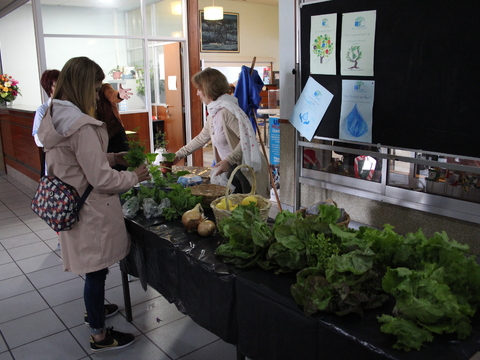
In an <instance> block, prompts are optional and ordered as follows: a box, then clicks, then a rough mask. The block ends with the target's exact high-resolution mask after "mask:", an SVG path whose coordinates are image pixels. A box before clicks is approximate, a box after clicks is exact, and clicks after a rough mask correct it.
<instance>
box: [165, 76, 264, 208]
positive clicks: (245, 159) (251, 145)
mask: <svg viewBox="0 0 480 360" xmlns="http://www.w3.org/2000/svg"><path fill="white" fill-rule="evenodd" d="M192 82H193V84H194V85H195V87H196V88H197V95H198V96H199V97H200V100H202V102H203V103H204V104H205V105H206V106H207V111H208V116H207V122H206V124H205V126H204V128H203V129H202V131H201V132H200V134H198V135H197V136H196V137H195V138H194V139H192V141H190V142H189V143H188V144H187V145H185V146H184V147H182V148H181V149H180V150H178V151H177V152H176V154H175V161H174V163H177V162H178V161H179V160H180V159H182V158H184V157H186V156H187V155H190V154H191V153H193V152H194V151H196V150H198V149H200V148H201V147H202V146H204V145H205V144H207V143H208V142H209V141H210V140H212V145H213V150H214V155H215V162H216V163H215V166H214V167H215V168H216V169H217V172H216V175H220V174H222V173H224V172H226V173H227V176H228V177H230V174H231V172H232V171H233V170H234V169H235V167H237V166H238V165H240V164H246V165H249V166H250V167H252V168H253V170H254V171H255V180H256V186H257V193H258V194H259V195H261V196H263V197H265V198H267V199H268V198H270V181H269V179H270V177H269V174H268V171H269V167H268V164H267V161H266V159H265V157H264V156H263V155H262V154H261V153H260V149H259V146H258V142H257V138H256V136H255V131H254V130H253V126H252V124H251V123H250V120H249V119H248V117H247V115H246V114H245V113H244V112H243V110H242V109H241V108H240V107H239V106H238V101H237V99H236V98H235V97H234V96H232V95H228V93H229V92H230V84H229V83H228V81H227V78H226V77H225V75H223V74H222V73H221V72H220V71H218V70H216V69H212V68H206V69H205V70H203V71H201V72H199V73H197V74H195V75H194V76H193V78H192ZM244 169H245V168H242V172H240V171H237V172H236V174H235V177H234V179H233V182H232V183H233V185H235V192H236V193H244V194H245V193H249V192H250V190H251V186H252V181H253V177H252V174H251V173H250V172H249V171H245V172H243V170H244Z"/></svg>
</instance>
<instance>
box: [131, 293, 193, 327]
mask: <svg viewBox="0 0 480 360" xmlns="http://www.w3.org/2000/svg"><path fill="white" fill-rule="evenodd" d="M122 310H123V311H122V314H125V310H124V309H122ZM185 316H186V315H184V314H182V313H181V312H180V311H178V309H177V307H176V306H175V305H174V304H170V303H169V302H168V301H167V300H166V299H165V298H164V297H158V298H156V299H153V300H150V301H148V302H146V303H142V304H139V305H135V306H133V307H132V317H133V320H132V324H133V325H135V326H136V327H137V328H138V329H140V331H142V332H143V333H146V332H148V331H151V330H153V329H156V328H158V327H160V326H164V325H166V324H168V323H171V322H172V321H176V320H179V319H181V318H183V317H185Z"/></svg>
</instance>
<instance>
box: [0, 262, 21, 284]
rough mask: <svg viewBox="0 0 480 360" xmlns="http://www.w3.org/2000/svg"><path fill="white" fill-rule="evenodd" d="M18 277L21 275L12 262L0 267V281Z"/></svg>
mask: <svg viewBox="0 0 480 360" xmlns="http://www.w3.org/2000/svg"><path fill="white" fill-rule="evenodd" d="M20 275H23V273H22V271H21V270H20V268H19V267H18V266H17V264H15V263H14V262H10V263H7V264H3V265H0V281H1V280H6V279H10V278H13V277H16V276H20Z"/></svg>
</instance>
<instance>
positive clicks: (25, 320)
mask: <svg viewBox="0 0 480 360" xmlns="http://www.w3.org/2000/svg"><path fill="white" fill-rule="evenodd" d="M28 329H35V331H28ZM63 330H65V326H64V325H63V324H62V322H61V321H60V320H59V319H58V317H57V315H55V313H54V312H53V311H52V310H51V309H45V310H43V311H39V312H36V313H35V314H31V315H28V316H24V317H21V318H19V319H15V320H12V321H9V322H6V323H4V324H2V333H3V336H4V337H5V340H6V341H7V344H8V346H9V347H10V348H11V349H14V348H16V347H19V346H21V345H24V344H26V343H29V342H32V341H35V340H38V339H41V338H44V337H46V336H49V335H53V334H55V333H57V332H60V331H63Z"/></svg>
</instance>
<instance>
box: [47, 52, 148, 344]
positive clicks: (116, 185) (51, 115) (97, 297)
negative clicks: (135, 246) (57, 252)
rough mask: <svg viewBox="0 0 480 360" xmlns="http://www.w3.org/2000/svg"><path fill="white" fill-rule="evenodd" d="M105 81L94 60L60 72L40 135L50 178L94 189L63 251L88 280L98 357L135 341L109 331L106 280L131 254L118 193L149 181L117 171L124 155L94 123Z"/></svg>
mask: <svg viewBox="0 0 480 360" xmlns="http://www.w3.org/2000/svg"><path fill="white" fill-rule="evenodd" d="M104 77H105V75H104V73H103V71H102V69H101V68H100V67H99V66H98V65H97V64H96V63H95V62H93V61H92V60H90V59H88V58H86V57H79V58H73V59H70V60H69V61H68V62H67V63H66V64H65V66H64V67H63V69H62V71H61V72H60V76H59V78H58V81H57V85H56V88H55V93H54V95H53V100H52V104H51V105H50V107H49V109H48V111H47V114H46V115H45V117H44V118H43V120H42V123H41V125H40V128H39V131H38V137H39V139H40V141H41V142H42V144H43V145H44V149H45V153H46V161H47V164H48V174H49V175H52V176H56V177H58V178H60V179H61V180H62V181H64V182H66V183H68V184H70V185H72V186H73V187H75V188H76V189H77V191H78V193H79V194H83V192H84V191H85V189H86V188H87V186H88V184H91V185H92V186H93V190H92V192H91V193H90V195H89V196H88V198H87V200H86V202H85V204H84V206H83V207H82V209H81V211H80V213H79V221H78V222H77V223H75V225H74V227H73V229H71V230H69V231H62V232H60V245H61V249H62V260H63V265H64V269H65V270H66V271H71V272H73V273H76V274H86V276H85V288H84V301H85V307H86V309H87V315H88V322H89V324H90V328H91V334H92V335H91V337H90V346H91V349H92V351H94V352H96V351H101V350H110V349H115V348H121V347H124V346H128V345H130V344H131V343H132V342H133V341H134V340H135V337H134V336H133V335H131V334H124V333H121V332H118V331H114V330H113V329H112V328H108V329H105V310H106V309H105V307H104V298H105V278H106V275H107V273H108V267H109V266H110V265H112V264H114V263H116V262H118V261H119V260H121V259H123V258H124V257H125V256H126V255H127V254H128V252H129V250H130V243H129V239H128V237H127V231H126V228H125V223H124V218H123V213H122V208H121V205H120V199H119V196H118V193H119V192H122V191H126V190H128V189H130V188H131V187H132V186H134V185H135V184H137V183H138V182H140V181H143V180H146V179H147V178H148V171H147V170H146V168H145V166H141V167H139V168H138V169H136V170H135V171H133V172H130V171H121V172H118V171H115V170H113V169H112V168H111V166H113V165H115V164H116V163H122V164H124V163H125V161H124V160H123V154H107V153H106V150H107V144H108V134H107V130H106V126H105V123H103V122H102V121H99V120H96V119H95V118H94V115H95V113H94V109H95V102H96V93H97V91H98V89H99V88H100V86H101V83H102V80H103V79H104ZM117 309H118V307H117Z"/></svg>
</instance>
